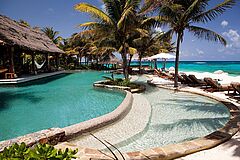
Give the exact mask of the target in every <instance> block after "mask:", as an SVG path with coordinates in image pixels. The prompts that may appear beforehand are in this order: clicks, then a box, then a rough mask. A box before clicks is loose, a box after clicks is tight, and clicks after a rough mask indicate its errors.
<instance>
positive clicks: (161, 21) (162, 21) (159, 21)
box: [141, 16, 169, 27]
mask: <svg viewBox="0 0 240 160" xmlns="http://www.w3.org/2000/svg"><path fill="white" fill-rule="evenodd" d="M168 24H169V18H168V17H166V16H154V17H149V18H147V19H145V20H143V21H142V22H141V26H143V27H144V26H148V27H164V26H167V25H168Z"/></svg>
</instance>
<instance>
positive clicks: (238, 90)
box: [231, 82, 240, 95]
mask: <svg viewBox="0 0 240 160" xmlns="http://www.w3.org/2000/svg"><path fill="white" fill-rule="evenodd" d="M231 86H232V88H233V90H234V94H235V95H240V83H239V82H232V83H231Z"/></svg>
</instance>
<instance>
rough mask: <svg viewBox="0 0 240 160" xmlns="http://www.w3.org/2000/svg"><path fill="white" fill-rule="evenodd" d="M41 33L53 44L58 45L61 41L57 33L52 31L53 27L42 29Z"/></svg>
mask: <svg viewBox="0 0 240 160" xmlns="http://www.w3.org/2000/svg"><path fill="white" fill-rule="evenodd" d="M42 31H43V32H44V33H45V34H46V35H47V36H48V37H49V38H50V39H51V40H52V41H53V43H54V44H56V45H59V44H60V41H61V40H62V39H63V38H62V37H61V36H58V35H59V32H58V31H54V29H53V27H44V28H43V29H42Z"/></svg>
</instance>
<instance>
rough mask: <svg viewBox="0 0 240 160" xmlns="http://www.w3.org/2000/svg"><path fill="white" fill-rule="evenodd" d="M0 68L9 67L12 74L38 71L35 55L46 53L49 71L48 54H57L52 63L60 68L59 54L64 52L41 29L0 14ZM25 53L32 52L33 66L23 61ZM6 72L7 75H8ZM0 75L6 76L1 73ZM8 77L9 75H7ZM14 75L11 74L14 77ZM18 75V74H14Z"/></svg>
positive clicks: (46, 68) (46, 65)
mask: <svg viewBox="0 0 240 160" xmlns="http://www.w3.org/2000/svg"><path fill="white" fill-rule="evenodd" d="M0 53H1V54H0V69H1V68H4V69H5V70H6V69H7V70H8V71H7V72H9V73H11V74H12V75H13V74H14V73H16V74H18V75H20V74H22V73H29V72H31V73H34V74H35V73H36V66H35V58H34V57H35V55H36V54H43V55H45V62H46V63H45V65H44V66H45V67H43V68H44V69H45V70H46V71H49V58H48V55H49V53H50V54H53V55H54V56H55V60H54V62H52V64H53V63H54V64H53V65H54V66H55V68H56V70H58V68H59V67H58V66H59V57H58V56H59V54H60V53H64V52H63V51H62V50H61V49H59V48H58V47H57V46H56V45H55V44H54V43H53V42H52V40H51V39H50V38H49V37H48V36H47V35H46V34H45V33H44V32H42V31H41V30H40V29H34V28H31V27H28V26H26V25H24V24H21V23H18V22H16V21H14V20H12V19H10V18H8V17H6V16H3V15H0ZM23 53H26V54H30V55H31V56H32V58H31V61H32V62H31V67H28V64H26V65H25V64H24V63H23V61H24V60H23V58H22V55H23ZM7 74H8V73H6V74H5V75H7ZM0 77H4V76H3V75H1V74H0ZM5 77H7V76H5ZM12 77H13V76H11V78H12ZM14 77H16V76H14Z"/></svg>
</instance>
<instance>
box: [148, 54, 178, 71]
mask: <svg viewBox="0 0 240 160" xmlns="http://www.w3.org/2000/svg"><path fill="white" fill-rule="evenodd" d="M172 58H175V56H174V55H172V54H169V53H159V54H156V55H154V56H151V57H149V58H148V59H149V60H155V61H157V59H162V60H163V69H164V70H165V68H166V60H167V59H172Z"/></svg>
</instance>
